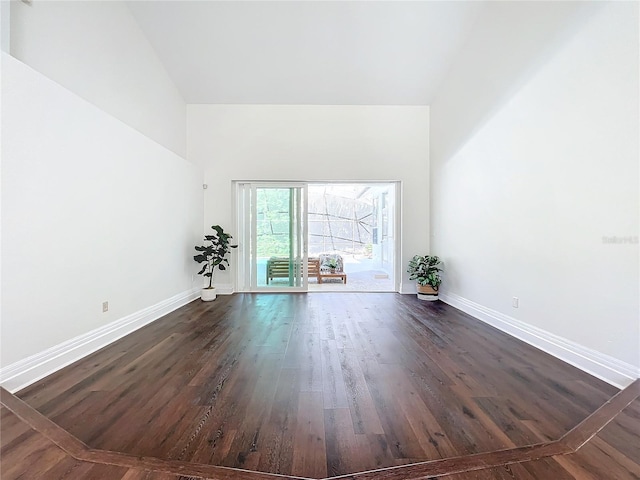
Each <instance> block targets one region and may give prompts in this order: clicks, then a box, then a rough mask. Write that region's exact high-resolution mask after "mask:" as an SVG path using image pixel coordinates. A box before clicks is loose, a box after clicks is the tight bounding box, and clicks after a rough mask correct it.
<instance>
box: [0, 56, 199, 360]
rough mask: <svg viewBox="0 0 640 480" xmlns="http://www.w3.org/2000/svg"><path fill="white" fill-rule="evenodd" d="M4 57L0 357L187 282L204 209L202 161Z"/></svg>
mask: <svg viewBox="0 0 640 480" xmlns="http://www.w3.org/2000/svg"><path fill="white" fill-rule="evenodd" d="M2 62H3V63H2V70H3V71H2V73H3V75H2V335H1V337H2V343H1V346H2V355H1V361H2V364H3V365H6V364H9V363H13V362H16V361H18V360H21V359H23V358H25V357H27V356H29V355H32V354H35V353H38V352H41V351H43V350H45V349H47V348H49V347H51V346H54V345H57V344H59V343H61V342H63V341H66V340H68V339H70V338H73V337H75V336H78V335H81V334H84V333H86V332H89V331H91V330H94V329H96V328H99V327H102V326H104V325H106V324H108V323H110V322H113V321H114V320H118V319H120V318H122V317H124V316H126V315H129V314H132V313H133V312H137V311H139V310H141V309H143V308H145V307H149V306H151V305H154V304H157V303H158V302H160V301H162V300H165V299H167V298H169V297H171V296H173V295H176V294H178V293H182V292H185V291H188V290H190V289H191V288H192V281H191V275H192V274H193V273H194V272H195V271H196V268H197V265H196V264H195V262H193V260H192V255H193V245H195V244H196V243H198V242H199V241H200V239H201V235H202V215H203V209H202V172H201V170H200V169H199V168H197V167H196V166H194V165H193V164H191V163H189V162H187V161H186V160H185V159H183V158H181V157H179V156H177V155H176V154H174V153H173V152H170V151H169V150H167V149H166V148H165V147H163V146H161V145H159V144H157V143H156V142H154V141H152V140H150V139H149V138H147V137H145V136H144V135H142V134H140V133H139V132H137V131H135V130H134V129H132V128H131V127H129V126H127V125H125V124H124V123H122V122H121V121H119V120H117V119H115V118H113V117H112V116H111V115H108V114H107V113H105V112H103V111H102V110H100V109H99V108H97V107H95V106H94V105H92V104H90V103H88V102H86V101H85V100H83V99H81V98H79V97H77V96H76V95H75V94H73V93H72V92H69V91H68V90H66V89H65V88H63V87H61V86H60V85H58V84H56V83H55V82H53V81H51V80H49V79H48V78H46V77H44V76H43V75H41V74H39V73H38V72H36V71H34V70H32V69H31V68H30V67H28V66H26V65H24V64H22V63H20V62H19V61H18V60H16V59H14V58H13V57H10V56H8V55H6V54H2ZM103 301H108V302H109V311H108V312H107V313H102V302H103Z"/></svg>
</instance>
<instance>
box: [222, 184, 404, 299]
mask: <svg viewBox="0 0 640 480" xmlns="http://www.w3.org/2000/svg"><path fill="white" fill-rule="evenodd" d="M232 184H233V188H232V192H233V193H232V196H233V198H232V202H231V203H232V208H233V218H234V222H235V225H234V227H235V232H236V233H237V238H238V243H240V241H241V240H242V238H243V237H242V235H241V230H242V229H241V226H242V225H243V223H244V219H241V211H242V208H243V205H242V202H241V199H240V186H241V185H244V184H255V185H259V186H284V187H290V186H292V185H293V186H304V195H303V196H304V200H303V205H304V206H303V212H304V216H305V217H306V215H307V212H308V186H309V185H322V184H338V185H339V184H365V185H366V184H393V185H394V187H395V188H394V190H395V199H394V200H395V205H394V222H393V227H394V242H393V243H394V249H393V250H394V260H393V262H394V266H393V273H394V281H393V285H394V286H393V289H394V292H396V293H400V291H401V285H402V273H403V269H402V265H401V262H402V258H403V256H402V212H403V208H402V207H403V205H402V198H403V195H402V190H403V184H402V181H401V180H296V181H270V180H233V181H232ZM302 223H303V225H304V227H303V239H302V241H303V252H304V260H303V285H304V288H300V289H295V290H292V289H291V288H280V289H278V288H272V287H269V288H267V287H262V288H259V289H256V290H251V289H250V288H249V289H247V288H241V287H242V286H241V285H240V282H239V279H240V277H241V272H240V270H241V268H243V264H242V262H241V261H240V252H237V257H236V258H237V260H238V261H237V262H236V265H237V267H236V269H235V274H234V275H233V286H234V291H235V292H243V293H250V292H273V293H282V292H308V283H309V280H308V261H307V259H308V221H307V218H305V219H304V221H303V222H302ZM240 248H241V247H239V248H238V250H240ZM234 253H236V252H234Z"/></svg>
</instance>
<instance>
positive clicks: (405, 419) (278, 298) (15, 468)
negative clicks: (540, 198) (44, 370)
mask: <svg viewBox="0 0 640 480" xmlns="http://www.w3.org/2000/svg"><path fill="white" fill-rule="evenodd" d="M638 390H640V389H639V388H638V386H637V385H636V386H635V389H634V390H633V391H631V392H630V393H629V392H627V393H625V392H623V394H620V395H619V396H618V397H617V400H616V404H615V405H614V406H608V407H603V408H602V409H601V410H598V409H599V408H600V407H601V406H602V405H603V404H605V402H607V401H608V400H609V399H610V398H611V397H612V396H614V395H615V394H616V393H617V392H618V390H617V389H616V388H614V387H612V386H610V385H608V384H606V383H604V382H601V381H599V380H597V379H595V378H593V377H590V376H589V375H587V374H585V373H583V372H581V371H579V370H577V369H575V368H573V367H571V366H569V365H567V364H564V363H563V362H560V361H559V360H556V359H554V358H553V357H551V356H549V355H546V354H544V353H542V352H540V351H538V350H536V349H534V348H532V347H530V346H528V345H526V344H524V343H522V342H520V341H518V340H515V339H513V338H511V337H509V336H507V335H505V334H502V333H501V332H499V331H497V330H495V329H493V328H491V327H489V326H487V325H485V324H483V323H481V322H479V321H477V320H475V319H473V318H471V317H469V316H467V315H465V314H464V313H461V312H459V311H458V310H456V309H454V308H452V307H449V306H447V305H445V304H442V303H439V302H438V303H429V302H421V301H419V300H417V299H416V298H415V297H413V296H406V295H397V294H357V293H345V294H340V293H319V294H306V295H305V294H236V295H233V296H223V297H219V298H218V299H217V300H216V301H215V302H211V303H203V302H200V301H196V302H193V303H191V304H189V305H187V306H185V307H183V308H181V309H179V310H177V311H176V312H173V313H172V314H170V315H168V316H166V317H164V318H162V319H160V320H158V321H156V322H154V323H152V324H151V325H149V326H147V327H145V328H143V329H140V330H138V331H137V332H135V333H133V334H132V335H129V336H127V337H125V338H123V339H121V340H119V341H118V342H116V343H114V344H112V345H110V346H109V347H107V348H105V349H103V350H101V351H99V352H96V353H95V354H93V355H91V356H89V357H87V358H85V359H83V360H82V361H80V362H77V363H76V364H74V365H71V366H70V367H67V368H65V369H63V370H61V371H59V372H57V373H56V374H54V375H51V376H50V377H48V378H45V379H43V380H42V381H39V382H36V383H35V384H33V385H31V386H29V387H28V388H26V389H24V390H22V391H21V392H19V393H18V397H19V398H21V399H22V400H24V402H26V404H28V405H24V404H22V402H20V401H19V400H17V399H13V398H10V397H11V396H10V395H8V394H5V395H4V397H3V398H5V400H3V403H4V404H5V405H7V407H9V409H11V411H9V410H8V409H7V408H2V418H1V429H2V438H1V447H2V450H1V454H2V466H1V468H2V470H1V478H2V479H5V478H6V479H17V478H46V479H49V478H51V479H57V478H61V479H62V478H64V479H76V478H78V479H80V478H82V479H85V478H96V479H97V478H105V479H111V478H113V479H115V480H118V479H127V480H131V479H142V478H148V479H153V480H158V479H164V478H177V477H176V474H179V473H181V472H183V473H184V474H185V475H186V476H184V477H183V478H196V477H201V478H228V479H230V480H231V479H234V480H236V479H241V478H247V479H249V478H256V479H257V478H260V477H262V478H277V477H273V476H272V475H270V474H279V475H285V476H290V477H305V478H325V477H332V476H339V475H349V476H350V477H353V478H361V479H362V480H365V477H367V478H372V479H373V478H380V479H382V478H385V479H392V478H394V479H396V478H397V479H402V478H419V476H420V475H422V478H435V476H434V475H443V474H445V473H451V472H455V471H458V472H460V471H463V470H464V469H468V470H474V471H468V472H466V473H458V474H455V475H448V476H440V477H438V478H443V479H448V480H466V479H471V478H478V479H482V478H498V479H501V478H511V479H512V478H517V479H520V478H521V479H531V478H534V479H538V478H539V479H560V480H562V479H565V478H567V479H571V478H576V479H582V478H584V479H590V478H594V479H608V478H611V479H618V478H620V479H626V478H629V479H632V478H635V479H638V478H640V451H639V449H640V447H639V446H638V445H640V401H639V400H635V401H634V399H635V398H636V397H637V395H638V393H639V392H638ZM634 392H635V393H634ZM630 402H633V403H631V405H629V406H628V407H627V405H628V404H629V403H630ZM29 406H31V407H33V409H35V410H37V411H38V412H40V413H41V414H42V415H43V416H44V417H46V418H44V417H42V418H40V419H37V418H35V417H36V416H37V412H35V411H32V413H30V410H31V409H30V408H29ZM623 409H624V410H623ZM596 410H598V414H596V415H593V416H592V417H590V418H589V420H586V421H585V419H587V417H589V416H590V415H591V414H593V413H594V412H596ZM620 410H623V411H622V413H620V414H619V415H617V416H615V415H616V414H617V413H618V412H619V411H620ZM13 412H15V413H17V414H18V415H19V417H20V418H19V417H18V416H16V414H15V413H13ZM611 412H613V414H612V413H611ZM607 416H610V417H614V416H615V418H614V420H613V421H612V422H611V423H609V424H608V425H607V426H606V427H605V428H604V429H603V430H602V431H600V433H598V434H597V435H596V436H595V437H594V438H593V439H591V440H589V439H590V438H591V436H593V434H595V433H596V432H597V429H598V428H599V426H600V427H601V426H602V425H603V424H605V423H606V422H607V421H608V417H607ZM605 417H606V418H607V419H606V421H605V420H603V419H605ZM21 418H22V420H21ZM30 418H31V419H34V418H35V420H33V421H34V422H36V423H37V422H40V423H38V425H33V426H35V427H38V428H37V430H38V431H36V430H33V429H31V428H30V426H29V422H28V421H27V422H26V423H25V422H24V421H23V420H24V419H27V420H29V419H30ZM47 419H48V420H47ZM581 422H584V423H582V424H581ZM579 424H581V425H580V428H578V429H575V430H573V431H572V429H574V427H576V426H577V425H579ZM598 425H599V426H598ZM58 426H59V427H61V428H59V427H58ZM42 432H45V433H46V432H50V434H48V437H49V438H47V437H46V436H43V435H42ZM66 432H68V433H69V434H71V435H68V434H67V433H66ZM569 432H570V433H569ZM65 435H66V436H65ZM563 436H564V437H563ZM73 437H76V438H77V440H76V439H75V438H73ZM52 438H53V439H56V438H60V439H61V440H60V441H59V442H57V443H58V445H59V446H61V447H62V448H59V446H56V444H55V443H52V442H51V439H52ZM586 440H589V441H588V443H587V444H586V445H585V446H583V447H581V448H580V449H579V450H578V451H577V452H576V450H577V448H578V447H580V445H582V443H584V441H586ZM67 442H71V444H70V445H69V448H67V452H69V453H71V454H72V455H69V454H68V453H67V452H65V451H64V448H65V445H66V444H67ZM73 442H76V443H73ZM531 445H534V447H530V446H531ZM519 447H521V448H519ZM505 449H506V450H507V451H506V452H502V453H500V452H498V453H492V452H495V451H501V450H505ZM572 452H575V453H572ZM479 454H481V455H479ZM482 454H483V455H482ZM469 455H472V457H468V456H469ZM74 457H75V458H74ZM142 457H145V458H142ZM451 458H454V459H455V460H447V461H441V460H440V459H451ZM465 458H466V460H465ZM430 461H432V462H430ZM424 462H429V463H427V464H424ZM465 462H467V463H465ZM492 462H493V463H492ZM514 462H516V463H514ZM517 462H521V463H517ZM416 463H418V464H420V463H423V464H424V466H422V467H420V466H419V465H417V466H413V467H407V468H408V469H394V468H391V469H390V470H383V471H378V472H372V473H368V474H360V475H350V474H355V473H356V472H365V471H370V470H376V469H385V468H389V467H396V466H401V465H408V464H416ZM507 464H508V465H507ZM209 465H211V466H219V467H233V468H237V469H242V470H249V471H256V472H263V473H264V475H255V474H251V473H246V472H241V471H236V470H230V469H224V468H217V467H209V468H208V466H209ZM452 465H454V466H455V465H458V466H459V467H460V466H462V467H464V468H462V469H461V468H458V469H457V470H456V468H453V467H452ZM465 465H466V466H465ZM469 465H471V467H470V466H469ZM474 465H475V466H474ZM495 465H500V466H497V467H495ZM478 466H485V467H492V466H494V467H493V468H484V469H482V470H475V468H476V467H478ZM472 467H473V468H472ZM145 469H147V471H145ZM410 469H414V470H413V471H411V470H410ZM421 469H422V470H421ZM163 472H164V473H163ZM411 472H413V473H411ZM603 475H604V476H603ZM607 475H608V476H607Z"/></svg>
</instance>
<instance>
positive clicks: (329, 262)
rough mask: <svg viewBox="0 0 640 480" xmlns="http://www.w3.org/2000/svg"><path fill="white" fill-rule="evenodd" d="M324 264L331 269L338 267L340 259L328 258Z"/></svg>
mask: <svg viewBox="0 0 640 480" xmlns="http://www.w3.org/2000/svg"><path fill="white" fill-rule="evenodd" d="M324 264H325V265H326V266H327V267H328V268H329V269H331V270H335V269H336V268H338V260H337V259H336V258H328V259H327V261H326V262H324Z"/></svg>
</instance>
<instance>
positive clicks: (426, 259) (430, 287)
mask: <svg viewBox="0 0 640 480" xmlns="http://www.w3.org/2000/svg"><path fill="white" fill-rule="evenodd" d="M439 266H440V259H439V258H438V257H437V256H435V255H414V257H413V258H412V259H411V260H410V261H409V268H408V269H407V272H408V273H409V280H415V281H416V283H417V286H416V288H417V291H418V298H419V299H420V300H437V299H438V288H439V287H440V284H441V283H442V278H440V272H441V271H442V269H441V268H439Z"/></svg>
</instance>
